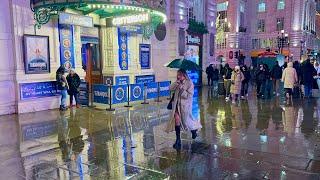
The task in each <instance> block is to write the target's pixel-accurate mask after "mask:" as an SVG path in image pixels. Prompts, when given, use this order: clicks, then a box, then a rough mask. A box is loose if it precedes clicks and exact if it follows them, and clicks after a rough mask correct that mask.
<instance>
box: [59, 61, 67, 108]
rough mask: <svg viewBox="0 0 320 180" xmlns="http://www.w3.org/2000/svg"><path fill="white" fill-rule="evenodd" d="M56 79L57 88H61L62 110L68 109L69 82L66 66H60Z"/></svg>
mask: <svg viewBox="0 0 320 180" xmlns="http://www.w3.org/2000/svg"><path fill="white" fill-rule="evenodd" d="M56 81H57V89H58V90H60V94H61V100H60V111H65V110H67V90H68V82H67V79H66V77H65V68H64V67H63V66H60V67H59V68H58V70H57V71H56Z"/></svg>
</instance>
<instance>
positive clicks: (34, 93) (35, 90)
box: [20, 81, 58, 100]
mask: <svg viewBox="0 0 320 180" xmlns="http://www.w3.org/2000/svg"><path fill="white" fill-rule="evenodd" d="M56 95H58V94H57V87H56V82H55V81H46V82H35V83H21V84H20V99H21V100H26V99H33V98H42V97H51V96H56Z"/></svg>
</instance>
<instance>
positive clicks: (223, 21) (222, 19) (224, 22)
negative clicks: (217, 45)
mask: <svg viewBox="0 0 320 180" xmlns="http://www.w3.org/2000/svg"><path fill="white" fill-rule="evenodd" d="M218 17H219V26H223V29H224V32H229V31H230V28H229V23H230V22H228V13H227V11H219V12H218Z"/></svg>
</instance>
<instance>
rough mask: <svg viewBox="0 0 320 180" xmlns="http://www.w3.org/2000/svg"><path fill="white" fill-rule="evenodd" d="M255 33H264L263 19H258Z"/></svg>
mask: <svg viewBox="0 0 320 180" xmlns="http://www.w3.org/2000/svg"><path fill="white" fill-rule="evenodd" d="M257 31H258V32H265V21H264V19H259V20H258V26H257Z"/></svg>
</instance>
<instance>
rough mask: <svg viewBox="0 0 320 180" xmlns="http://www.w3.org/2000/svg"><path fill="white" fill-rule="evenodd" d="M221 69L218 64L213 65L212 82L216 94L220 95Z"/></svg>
mask: <svg viewBox="0 0 320 180" xmlns="http://www.w3.org/2000/svg"><path fill="white" fill-rule="evenodd" d="M219 73H220V72H219V69H218V67H217V66H213V72H212V83H213V93H214V95H215V96H218V87H219Z"/></svg>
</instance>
